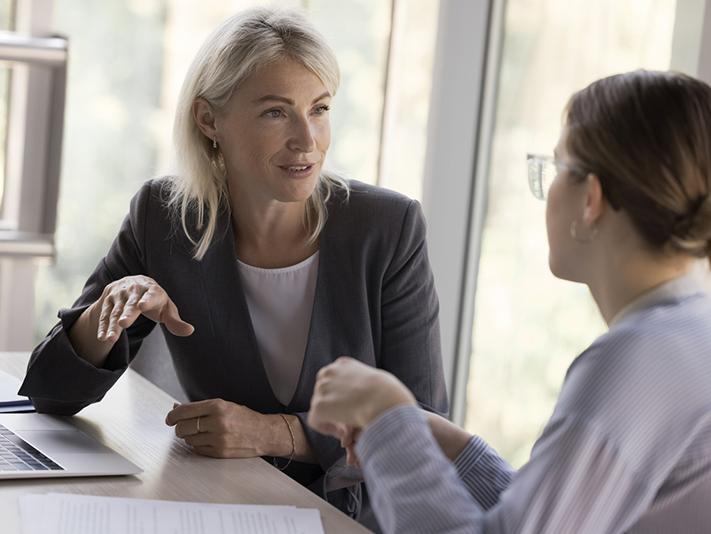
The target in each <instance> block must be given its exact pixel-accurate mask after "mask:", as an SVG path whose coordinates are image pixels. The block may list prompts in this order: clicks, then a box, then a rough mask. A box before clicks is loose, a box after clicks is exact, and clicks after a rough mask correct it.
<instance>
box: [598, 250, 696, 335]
mask: <svg viewBox="0 0 711 534" xmlns="http://www.w3.org/2000/svg"><path fill="white" fill-rule="evenodd" d="M606 260H607V261H605V262H604V263H603V264H600V265H598V268H597V269H596V272H595V275H594V277H593V279H592V280H590V281H588V287H589V288H590V293H591V294H592V296H593V298H594V299H595V302H596V303H597V306H598V308H599V309H600V313H601V314H602V316H603V318H604V319H605V322H606V323H607V324H610V321H612V319H613V318H614V317H615V316H616V315H617V314H618V313H619V312H620V311H621V310H622V309H623V308H625V307H626V306H627V305H628V304H630V303H632V302H633V301H634V300H635V299H637V298H638V297H640V296H642V295H643V294H644V293H646V292H648V291H650V290H651V289H653V288H655V287H657V286H659V285H661V284H663V283H665V282H668V281H669V280H672V279H674V278H677V277H679V276H681V275H683V274H685V273H687V272H689V271H690V270H691V269H692V268H694V266H695V262H694V258H691V257H688V256H685V255H677V256H673V257H669V256H662V255H658V254H652V253H647V252H643V253H638V254H634V253H632V252H630V251H627V252H621V253H620V254H619V255H618V256H617V257H615V256H612V257H608V258H606Z"/></svg>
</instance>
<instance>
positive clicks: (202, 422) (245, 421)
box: [165, 399, 270, 458]
mask: <svg viewBox="0 0 711 534" xmlns="http://www.w3.org/2000/svg"><path fill="white" fill-rule="evenodd" d="M266 417H267V416H265V415H263V414H260V413H258V412H255V411H254V410H250V409H249V408H247V407H246V406H241V405H239V404H235V403H234V402H229V401H225V400H222V399H210V400H204V401H197V402H191V403H187V404H180V405H176V406H175V407H174V408H173V409H172V410H171V411H170V412H168V415H167V416H166V418H165V422H166V424H167V425H169V426H175V435H176V436H178V437H179V438H183V439H184V440H185V442H186V443H187V444H188V445H190V446H191V447H192V448H193V450H194V451H195V452H197V453H198V454H202V455H204V456H212V457H214V458H253V457H255V456H265V455H266V451H265V450H264V446H263V445H262V444H263V443H265V442H267V440H268V438H269V437H270V429H269V424H268V423H267V419H266Z"/></svg>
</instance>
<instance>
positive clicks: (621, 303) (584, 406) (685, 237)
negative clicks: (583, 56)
mask: <svg viewBox="0 0 711 534" xmlns="http://www.w3.org/2000/svg"><path fill="white" fill-rule="evenodd" d="M554 154H555V157H554V158H545V157H536V156H533V157H530V158H529V164H530V174H529V180H530V183H531V188H532V190H533V193H534V194H535V195H536V196H537V197H538V198H540V199H541V200H543V199H544V198H547V202H548V204H547V210H546V223H547V224H546V226H547V230H548V242H549V245H550V259H549V263H550V269H551V271H552V272H553V274H554V275H555V276H557V277H559V278H563V279H566V280H572V281H576V282H581V283H584V284H586V285H587V286H588V287H589V288H590V292H591V294H592V296H593V297H594V299H595V302H596V303H597V306H598V308H599V310H600V313H601V314H602V316H603V318H604V319H605V321H606V322H607V323H608V325H609V331H608V332H607V333H605V334H604V335H602V336H601V337H600V338H598V339H597V340H595V342H594V343H593V344H592V345H591V346H590V347H588V348H587V349H586V350H585V351H584V352H583V353H582V354H580V355H579V356H578V357H577V358H576V359H575V361H574V362H573V364H572V365H571V366H570V369H569V370H568V373H567V375H566V378H565V383H564V384H563V387H562V390H561V393H560V396H559V398H558V402H557V404H556V406H555V410H554V411H553V414H552V416H551V418H550V420H549V421H548V423H547V425H546V427H545V428H544V430H543V433H542V434H541V437H540V438H539V439H538V441H537V442H536V444H535V446H534V447H533V450H532V452H531V459H530V461H529V462H528V463H527V464H526V465H525V466H523V467H522V468H521V469H520V470H518V471H514V470H513V469H511V467H509V466H508V464H507V463H506V462H505V461H504V460H503V459H502V458H500V457H499V456H498V455H497V454H496V452H495V451H494V450H493V449H491V448H490V447H489V446H488V445H487V444H486V442H484V440H483V439H482V438H480V437H478V436H471V435H470V434H468V433H467V432H465V431H464V430H462V429H460V428H458V427H456V426H455V425H452V424H451V423H449V422H447V421H445V420H443V419H442V418H439V417H437V416H433V415H430V416H429V417H428V418H425V417H424V416H423V414H422V412H421V410H419V409H417V408H416V407H415V399H414V397H413V396H412V394H411V393H410V392H409V391H408V389H407V387H405V386H403V384H402V383H401V382H400V381H399V380H397V378H395V377H393V376H392V375H390V374H388V373H385V372H384V371H381V370H375V369H372V368H369V367H366V366H363V365H362V364H360V363H359V362H357V361H354V360H352V359H347V358H344V359H342V360H339V361H337V362H335V363H333V364H331V365H329V366H328V367H326V368H325V369H323V370H321V371H320V373H319V380H318V382H317V385H316V391H315V394H314V398H313V402H312V405H311V412H310V421H311V422H312V424H314V425H315V427H316V428H318V429H319V430H321V431H323V432H328V433H331V434H334V435H336V436H339V437H341V438H342V439H343V440H344V444H345V445H348V446H349V447H350V448H351V449H352V448H353V445H352V442H353V437H354V436H356V438H357V440H356V441H357V442H356V445H355V450H356V452H357V455H358V458H359V459H360V462H361V463H362V465H363V470H364V474H365V479H366V483H367V484H368V489H369V491H370V494H371V499H372V505H373V509H374V511H375V513H376V516H377V517H378V519H379V520H380V524H381V526H382V527H383V530H384V531H385V532H388V533H394V532H403V533H407V534H416V533H420V532H421V533H430V532H437V533H465V532H466V533H478V532H487V533H492V534H494V533H504V532H511V533H513V532H516V533H519V532H520V533H536V534H539V533H540V534H543V533H555V534H559V533H576V534H586V533H590V534H603V533H611V534H612V533H622V532H629V533H649V532H684V533H685V534H694V533H699V534H701V533H706V532H709V525H711V507H709V502H711V387H710V386H711V328H709V326H710V325H711V297H710V296H709V294H708V293H707V292H706V291H705V281H704V280H703V278H701V277H700V276H699V269H697V267H698V264H699V262H700V261H701V260H700V258H703V263H705V264H706V267H707V266H708V263H707V262H708V258H709V256H711V87H709V86H708V85H707V84H705V83H704V82H702V81H700V80H695V79H693V78H690V77H688V76H684V75H681V74H674V73H664V72H645V71H637V72H631V73H627V74H622V75H617V76H612V77H609V78H605V79H602V80H598V81H597V82H594V83H593V84H591V85H590V86H588V87H587V88H585V89H583V90H582V91H580V92H578V93H576V94H575V95H573V97H572V98H571V100H570V103H569V104H568V108H567V114H566V121H565V127H564V129H563V133H562V135H561V139H560V141H559V143H558V147H557V149H556V151H555V153H554ZM428 420H429V423H430V426H429V427H428V424H427V421H428ZM361 430H362V434H360V435H359V436H358V433H359V432H360V431H361ZM438 444H439V447H438V446H437V445H438ZM448 460H451V461H452V462H453V463H452V462H450V461H448Z"/></svg>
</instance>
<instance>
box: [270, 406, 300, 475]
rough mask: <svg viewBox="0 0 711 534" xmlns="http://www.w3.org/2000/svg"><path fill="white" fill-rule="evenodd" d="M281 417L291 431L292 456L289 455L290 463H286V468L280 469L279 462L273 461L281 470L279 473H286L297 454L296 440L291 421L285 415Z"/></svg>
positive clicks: (280, 415)
mask: <svg viewBox="0 0 711 534" xmlns="http://www.w3.org/2000/svg"><path fill="white" fill-rule="evenodd" d="M279 417H281V418H282V419H283V420H284V422H285V423H286V428H288V429H289V437H290V438H291V454H290V455H289V461H288V462H286V465H285V466H284V467H279V466H278V465H277V460H276V458H274V460H273V461H272V463H273V465H274V467H276V468H277V469H279V471H284V470H285V469H286V468H287V467H289V465H291V462H292V460H293V459H294V455H295V454H296V440H295V439H294V431H293V430H291V425H290V424H289V420H288V419H287V418H286V416H285V415H284V414H281V413H280V414H279Z"/></svg>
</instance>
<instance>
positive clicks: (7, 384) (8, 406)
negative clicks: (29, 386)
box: [0, 371, 35, 413]
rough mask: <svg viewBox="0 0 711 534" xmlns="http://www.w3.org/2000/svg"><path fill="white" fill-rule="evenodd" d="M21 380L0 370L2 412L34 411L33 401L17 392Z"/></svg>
mask: <svg viewBox="0 0 711 534" xmlns="http://www.w3.org/2000/svg"><path fill="white" fill-rule="evenodd" d="M18 389H20V381H19V380H18V379H17V378H15V377H14V376H12V375H9V374H7V373H6V372H5V371H0V413H13V412H34V411H35V408H34V406H32V401H31V400H30V399H28V398H27V397H21V396H20V395H18V394H17V390H18Z"/></svg>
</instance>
